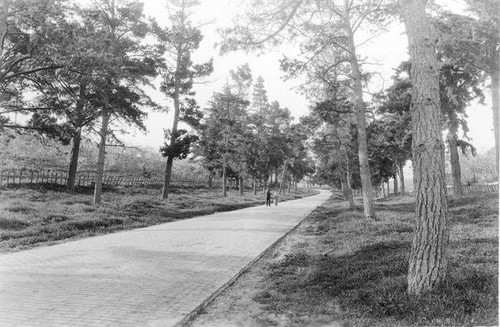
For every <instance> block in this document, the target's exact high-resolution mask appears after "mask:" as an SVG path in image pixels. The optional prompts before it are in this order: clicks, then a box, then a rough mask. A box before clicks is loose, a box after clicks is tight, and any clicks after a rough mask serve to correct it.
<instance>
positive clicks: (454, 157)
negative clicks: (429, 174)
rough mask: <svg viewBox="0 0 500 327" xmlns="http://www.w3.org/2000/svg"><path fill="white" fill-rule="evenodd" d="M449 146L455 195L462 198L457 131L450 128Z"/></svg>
mask: <svg viewBox="0 0 500 327" xmlns="http://www.w3.org/2000/svg"><path fill="white" fill-rule="evenodd" d="M448 146H449V148H450V165H451V176H452V178H453V195H455V196H461V195H463V194H464V192H463V188H462V172H461V170H460V157H459V156H458V148H457V130H456V128H454V127H451V128H450V131H449V134H448Z"/></svg>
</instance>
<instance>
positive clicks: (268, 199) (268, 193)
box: [266, 190, 271, 207]
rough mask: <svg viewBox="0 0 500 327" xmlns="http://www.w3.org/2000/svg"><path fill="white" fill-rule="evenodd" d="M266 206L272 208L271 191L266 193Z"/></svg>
mask: <svg viewBox="0 0 500 327" xmlns="http://www.w3.org/2000/svg"><path fill="white" fill-rule="evenodd" d="M266 206H268V207H270V206H271V191H270V190H267V193H266Z"/></svg>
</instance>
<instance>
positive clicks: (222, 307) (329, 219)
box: [191, 194, 498, 327]
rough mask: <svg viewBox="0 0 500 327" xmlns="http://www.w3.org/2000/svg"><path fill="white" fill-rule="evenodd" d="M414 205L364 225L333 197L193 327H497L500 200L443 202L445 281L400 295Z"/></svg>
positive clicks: (383, 207)
mask: <svg viewBox="0 0 500 327" xmlns="http://www.w3.org/2000/svg"><path fill="white" fill-rule="evenodd" d="M413 201H414V199H413V198H411V197H391V198H388V199H384V200H383V201H378V202H377V214H378V218H379V221H375V222H367V221H365V220H364V219H363V215H362V212H361V211H354V212H353V211H350V210H349V209H348V206H347V205H346V204H345V202H344V201H341V200H339V198H338V197H336V196H334V197H332V198H331V199H330V200H329V201H327V202H326V203H325V204H324V205H323V206H321V207H319V208H318V209H316V210H315V211H314V212H313V213H312V214H311V215H310V216H309V217H308V218H307V219H306V220H304V221H303V222H302V223H301V224H300V225H299V227H298V228H297V229H296V230H295V231H294V232H292V233H291V234H289V235H288V236H287V237H286V238H285V239H284V240H283V241H281V242H280V243H279V244H278V245H277V246H276V247H274V248H273V249H272V250H271V251H269V252H268V253H267V254H266V255H265V256H264V257H263V258H262V259H261V260H260V261H259V262H257V263H256V265H255V266H253V267H252V268H251V269H250V270H249V271H248V272H247V273H245V274H244V275H242V276H241V277H240V278H239V279H238V280H237V281H236V282H235V283H234V284H233V285H232V286H231V287H229V288H228V289H227V290H226V291H225V292H224V293H222V294H221V296H219V297H218V298H217V299H215V301H214V302H213V303H211V304H210V305H209V306H208V307H207V308H206V309H205V312H204V313H203V314H201V315H200V316H198V317H196V318H195V320H194V321H193V322H192V323H191V325H192V326H374V327H382V326H478V325H479V326H485V325H486V326H498V194H480V195H469V196H464V197H462V198H450V246H449V268H448V278H447V280H446V282H445V283H444V284H442V285H440V287H439V288H438V289H437V290H435V291H433V292H431V293H429V294H426V295H424V296H422V297H420V298H414V297H410V296H408V295H407V294H406V292H405V290H406V273H407V265H408V255H409V250H410V247H411V241H412V233H413V217H414V214H413V212H414V209H413V208H414V204H413Z"/></svg>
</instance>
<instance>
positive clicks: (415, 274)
mask: <svg viewBox="0 0 500 327" xmlns="http://www.w3.org/2000/svg"><path fill="white" fill-rule="evenodd" d="M425 3H426V0H400V2H399V4H400V10H401V13H402V16H403V19H404V23H405V27H406V33H407V35H408V44H409V52H410V58H411V63H412V68H411V80H412V100H411V116H412V129H413V141H412V155H413V167H414V176H415V177H414V179H415V182H416V183H415V195H416V210H415V212H416V228H415V232H414V235H413V243H412V248H411V253H410V260H409V268H408V293H409V294H410V295H420V294H423V293H425V292H428V291H430V290H432V289H434V288H435V287H437V286H438V285H439V284H440V283H441V282H443V281H444V280H445V278H446V269H447V253H446V249H447V246H448V226H447V224H448V221H447V220H448V201H447V198H446V185H445V169H444V142H443V139H442V136H441V126H440V122H441V112H440V106H441V104H440V97H439V80H438V79H439V65H438V63H437V59H436V51H435V43H436V37H435V35H434V33H433V31H432V30H431V27H432V25H431V24H430V23H429V22H428V21H427V17H426V13H425Z"/></svg>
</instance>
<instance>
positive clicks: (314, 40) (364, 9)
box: [223, 0, 383, 218]
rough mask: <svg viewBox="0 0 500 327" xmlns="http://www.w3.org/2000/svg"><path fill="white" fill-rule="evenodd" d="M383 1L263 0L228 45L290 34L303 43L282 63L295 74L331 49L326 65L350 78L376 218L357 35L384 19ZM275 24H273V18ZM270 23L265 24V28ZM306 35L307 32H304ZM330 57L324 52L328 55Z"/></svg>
mask: <svg viewBox="0 0 500 327" xmlns="http://www.w3.org/2000/svg"><path fill="white" fill-rule="evenodd" d="M380 13H381V2H380V1H369V0H365V1H347V0H345V1H343V2H332V1H329V2H307V1H302V0H293V1H288V0H283V1H279V2H278V3H275V2H273V3H271V2H266V1H264V2H263V1H258V2H255V3H253V6H252V7H251V8H249V9H248V12H247V13H246V20H245V21H244V22H241V24H239V25H238V26H235V27H234V28H232V29H229V30H227V31H226V34H225V36H226V40H227V41H226V43H225V46H224V47H223V51H229V50H234V49H238V48H245V49H262V48H264V47H265V46H266V45H268V44H277V43H279V42H281V41H283V39H284V38H285V35H286V37H291V38H296V39H297V40H298V42H300V43H301V49H302V50H303V52H302V54H301V55H302V57H303V58H304V59H303V60H300V59H288V58H286V59H285V60H284V63H283V64H282V68H283V69H284V70H286V71H287V72H289V73H290V74H292V75H293V74H296V73H300V72H303V71H304V70H307V69H309V66H310V63H313V62H315V60H316V58H318V57H320V56H321V55H323V54H325V53H326V54H328V55H329V57H328V58H326V60H329V64H328V67H327V71H336V72H338V73H339V74H341V75H343V76H347V78H344V79H342V82H343V83H345V84H347V85H348V87H349V88H350V90H351V98H352V104H353V107H352V111H353V116H354V117H356V126H357V129H358V133H357V136H358V157H359V169H360V176H361V181H362V193H363V204H364V214H365V217H366V218H375V210H374V205H373V191H372V184H371V172H370V166H369V158H368V148H367V138H366V124H367V123H366V104H365V102H364V99H363V83H364V80H365V77H366V76H365V75H364V72H363V71H362V61H361V60H360V58H359V56H358V54H357V51H358V48H357V44H358V43H357V42H359V40H355V38H356V36H357V34H358V32H359V31H360V29H361V28H362V27H365V26H367V25H377V26H379V27H380V26H382V25H383V19H382V18H383V16H381V15H380ZM270 21H272V22H274V24H273V25H272V26H270V27H269V28H267V27H268V24H269V22H270ZM264 26H266V28H263V27H264ZM300 36H304V37H302V38H301V37H300ZM323 59H325V58H323Z"/></svg>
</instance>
